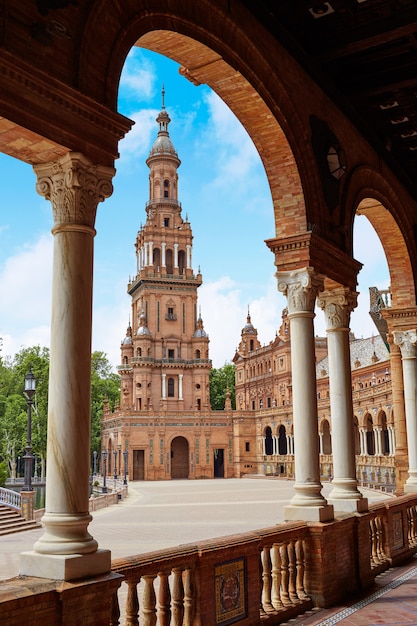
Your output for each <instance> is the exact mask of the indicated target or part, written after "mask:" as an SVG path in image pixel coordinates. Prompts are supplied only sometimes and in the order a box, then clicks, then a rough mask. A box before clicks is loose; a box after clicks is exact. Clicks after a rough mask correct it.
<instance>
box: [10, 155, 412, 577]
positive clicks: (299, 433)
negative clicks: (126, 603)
mask: <svg viewBox="0 0 417 626" xmlns="http://www.w3.org/2000/svg"><path fill="white" fill-rule="evenodd" d="M34 169H35V172H36V175H37V185H36V188H37V191H38V193H40V194H41V195H43V196H44V197H45V198H46V199H47V200H49V201H50V202H51V204H52V210H53V216H54V227H53V230H52V233H53V235H54V256H53V286H52V306H53V315H52V323H51V378H50V388H51V392H50V398H49V416H48V451H47V454H48V473H47V484H46V490H47V495H46V512H45V515H44V517H43V520H42V521H43V524H44V527H45V532H44V534H43V536H42V537H41V538H40V540H39V541H38V542H37V543H36V544H35V545H34V547H33V551H32V552H30V553H24V554H23V555H22V560H21V573H22V574H28V575H36V576H43V575H44V576H46V575H47V577H48V578H51V577H53V578H58V579H59V578H64V579H71V578H77V577H80V576H85V575H87V574H97V573H100V572H106V571H109V569H110V552H109V551H107V550H99V549H98V546H97V542H96V541H95V540H94V538H93V537H91V535H90V534H89V532H88V525H89V522H90V520H91V516H90V514H89V513H88V498H89V494H88V475H89V384H90V375H89V372H90V345H91V302H92V279H93V240H94V235H95V230H94V221H95V215H96V210H97V206H98V204H99V202H101V201H103V200H104V199H105V198H107V197H108V196H109V195H110V194H111V192H112V178H113V176H114V169H113V168H110V167H106V166H99V165H95V164H93V163H91V162H90V161H89V160H88V159H87V158H86V157H85V156H84V155H82V154H80V153H74V152H70V153H68V154H66V155H65V156H63V157H61V158H60V159H59V160H57V161H54V162H53V163H50V164H42V165H38V166H35V168H34ZM277 281H278V289H279V291H281V292H282V293H284V294H285V295H286V297H287V302H288V316H289V320H290V324H291V337H292V354H291V359H292V381H293V408H294V455H295V481H296V482H295V494H294V496H293V498H292V500H291V503H290V505H289V506H287V507H286V511H285V515H286V518H287V519H288V520H299V519H303V520H307V521H328V520H331V519H333V517H334V512H335V511H341V510H342V511H358V512H361V511H365V510H366V509H367V501H366V499H365V498H363V496H362V494H361V493H360V492H359V490H358V487H357V481H356V477H355V446H354V431H353V421H352V395H351V382H350V358H349V318H350V314H351V311H352V309H353V308H354V306H355V305H356V296H357V294H356V292H353V291H351V290H349V289H348V288H344V287H340V286H336V287H334V288H333V289H332V288H330V289H325V288H324V287H325V276H324V275H323V274H318V273H317V272H315V271H314V269H313V268H311V267H306V268H300V269H298V270H291V271H278V273H277ZM316 300H317V302H318V304H319V306H320V307H321V308H322V309H323V310H324V312H325V315H326V321H327V332H328V352H329V378H330V405H331V413H332V418H333V419H332V423H333V463H334V478H333V481H332V486H333V489H332V491H331V494H330V497H329V500H328V501H326V499H325V498H324V497H323V495H322V493H321V487H322V486H321V483H320V471H319V445H318V441H319V440H318V426H317V394H316V372H315V353H314V327H313V318H314V307H315V303H316ZM63 327H65V328H66V329H68V332H65V333H64V332H62V328H63ZM394 337H395V342H396V344H397V345H399V346H400V348H401V353H402V364H403V368H404V395H405V407H406V414H407V416H411V419H408V420H407V436H408V440H409V441H414V442H415V443H416V444H417V440H416V439H417V429H416V423H417V420H416V416H415V404H414V402H413V401H412V394H413V390H414V385H415V381H416V379H417V377H416V374H417V372H416V366H417V352H416V344H417V332H416V331H396V332H395V334H394ZM413 411H414V413H413ZM74 456H76V458H77V460H78V462H77V464H75V465H74V464H72V463H71V462H70V460H71V458H74ZM69 468H70V469H69ZM416 484H417V459H415V458H414V455H413V453H412V452H411V453H410V469H409V477H408V480H407V482H406V484H405V490H406V491H409V492H412V491H416V490H417V487H415V485H416Z"/></svg>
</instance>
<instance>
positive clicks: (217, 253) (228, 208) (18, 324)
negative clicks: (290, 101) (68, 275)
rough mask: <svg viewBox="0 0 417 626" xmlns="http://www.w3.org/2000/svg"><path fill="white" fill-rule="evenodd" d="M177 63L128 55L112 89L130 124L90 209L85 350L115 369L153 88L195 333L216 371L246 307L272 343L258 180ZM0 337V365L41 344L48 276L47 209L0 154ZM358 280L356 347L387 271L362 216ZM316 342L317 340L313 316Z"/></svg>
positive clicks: (258, 169)
mask: <svg viewBox="0 0 417 626" xmlns="http://www.w3.org/2000/svg"><path fill="white" fill-rule="evenodd" d="M178 67H179V66H178V64H176V63H174V62H173V61H170V60H169V59H166V58H165V57H162V56H160V55H157V54H154V53H151V52H149V51H145V50H142V49H138V48H135V49H133V50H132V51H131V53H130V55H129V56H128V59H127V61H126V64H125V68H124V71H123V75H122V78H121V82H120V92H119V111H120V112H121V113H123V114H124V115H126V116H127V117H130V118H131V119H133V120H134V121H135V125H134V127H133V130H132V131H131V132H130V133H129V134H128V135H127V136H126V138H125V139H123V140H122V141H121V143H120V158H119V159H118V161H117V162H116V169H117V174H116V177H115V179H114V192H113V195H112V197H111V198H109V199H108V200H106V201H105V202H103V203H101V204H100V205H99V207H98V212H97V220H96V229H97V235H96V239H95V274H94V303H93V305H94V312H93V350H102V351H104V352H106V353H107V355H108V357H109V359H110V361H111V362H112V363H113V364H114V365H117V364H118V363H119V361H120V341H121V340H122V338H123V337H124V335H125V331H126V327H127V324H128V320H129V314H130V301H129V297H128V295H127V294H126V285H127V282H128V279H129V276H133V275H134V273H135V267H136V261H135V252H134V241H135V238H136V233H137V231H138V229H139V227H140V225H141V223H144V222H145V204H146V201H147V200H148V172H149V169H148V167H147V165H146V163H145V161H146V158H147V156H148V154H149V150H150V148H151V146H152V143H153V141H154V139H155V137H156V133H157V130H158V127H157V124H156V121H155V118H156V117H157V114H158V112H159V110H160V109H161V89H162V84H164V87H165V106H166V109H167V111H168V113H169V115H170V117H171V120H172V121H171V124H170V127H169V130H170V136H171V139H172V141H173V143H174V145H175V147H176V149H177V152H178V155H179V157H180V159H181V161H182V164H181V166H180V168H179V170H178V174H179V200H180V201H181V203H182V207H183V214H184V216H185V214H188V218H189V220H190V222H191V226H192V229H193V234H194V242H193V268H194V271H195V272H197V270H198V267H200V268H201V272H202V274H203V286H202V287H200V289H199V304H200V305H201V312H202V317H203V320H204V326H205V329H206V330H207V332H208V333H209V336H210V355H211V358H212V359H213V365H214V366H215V367H220V366H222V365H223V364H224V363H225V362H226V361H229V360H231V359H232V357H233V354H234V350H235V348H236V346H237V345H238V343H239V340H240V331H241V328H242V327H243V326H244V324H245V322H246V314H247V309H248V306H249V307H250V312H251V316H252V322H253V323H254V325H255V326H256V327H257V328H258V331H259V338H260V341H261V343H268V342H269V341H270V340H272V339H273V337H274V335H275V331H276V330H277V329H278V327H279V325H280V320H281V311H282V309H283V308H284V307H285V299H284V298H283V296H282V295H281V294H278V292H277V289H276V280H275V278H274V272H275V266H274V263H273V255H272V253H271V252H270V251H269V249H268V248H267V247H266V245H265V243H264V240H265V239H268V238H270V237H274V236H275V232H274V220H273V212H272V201H271V196H270V191H269V187H268V182H267V179H266V175H265V172H264V169H263V166H262V163H261V161H260V158H259V156H258V154H257V152H256V149H255V148H254V146H253V144H252V142H251V140H250V139H249V137H248V135H247V134H246V132H245V130H244V129H243V128H242V126H241V125H240V123H239V122H238V120H237V119H236V118H235V117H234V116H233V114H232V113H231V112H230V110H229V109H228V108H227V106H226V105H225V104H224V103H223V102H222V101H221V100H220V99H219V98H218V97H217V96H216V95H215V94H214V93H213V92H212V91H211V90H210V89H209V88H208V87H207V86H200V87H195V86H194V85H192V84H191V83H190V82H189V81H187V80H186V79H185V78H184V77H182V76H181V75H180V74H179V73H178ZM0 172H1V183H2V207H3V210H2V211H0V290H1V294H2V298H1V307H0V337H2V338H3V351H2V354H3V356H5V355H13V354H15V352H17V351H18V350H19V349H20V348H21V347H24V346H25V347H26V346H31V345H36V344H40V345H42V346H43V345H46V346H47V345H49V323H50V302H51V276H52V273H51V272H52V268H51V264H52V239H53V238H52V235H51V233H50V230H51V228H52V211H51V207H50V204H49V203H48V202H47V201H45V199H44V198H42V197H40V196H38V195H37V194H36V190H35V183H36V179H35V175H34V173H33V170H32V168H31V166H29V165H26V164H24V163H20V162H19V161H17V160H15V159H12V158H10V157H6V156H4V155H0ZM354 254H355V258H356V259H357V260H358V261H361V262H362V263H364V268H363V270H362V271H361V273H360V275H359V290H360V291H361V292H362V293H361V296H360V297H359V306H358V309H357V310H356V311H355V312H354V313H353V315H352V318H351V327H352V330H353V332H354V333H355V335H356V336H357V337H367V336H371V335H372V334H373V333H374V334H376V330H375V327H374V326H373V323H372V321H371V319H370V317H369V314H368V309H369V297H368V287H369V286H377V287H379V288H386V287H387V286H388V284H389V278H388V269H387V265H386V261H385V257H384V255H383V251H382V248H381V245H380V242H379V239H378V238H377V236H376V234H375V232H374V231H373V229H372V228H371V227H370V225H369V223H368V221H367V220H366V218H365V217H363V216H360V217H357V218H356V222H355V251H354ZM315 332H316V334H324V332H325V325H324V319H323V315H322V313H321V311H319V312H318V313H317V317H316V329H315Z"/></svg>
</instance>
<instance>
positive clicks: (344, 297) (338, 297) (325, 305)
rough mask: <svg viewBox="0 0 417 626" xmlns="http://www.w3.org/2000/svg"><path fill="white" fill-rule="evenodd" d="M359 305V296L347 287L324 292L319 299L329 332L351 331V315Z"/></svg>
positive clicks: (318, 302)
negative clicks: (337, 330)
mask: <svg viewBox="0 0 417 626" xmlns="http://www.w3.org/2000/svg"><path fill="white" fill-rule="evenodd" d="M357 303H358V294H357V293H356V291H351V290H350V289H348V288H346V287H338V288H336V289H331V290H326V291H323V293H321V294H320V295H319V297H318V298H317V304H318V306H319V307H320V308H321V309H323V311H324V316H325V318H326V327H327V330H336V329H342V328H345V329H347V330H349V322H350V314H351V313H352V311H353V309H354V308H355V307H356V305H357Z"/></svg>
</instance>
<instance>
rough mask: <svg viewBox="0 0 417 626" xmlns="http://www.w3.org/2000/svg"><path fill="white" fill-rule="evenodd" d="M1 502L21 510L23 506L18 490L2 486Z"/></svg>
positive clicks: (0, 488)
mask: <svg viewBox="0 0 417 626" xmlns="http://www.w3.org/2000/svg"><path fill="white" fill-rule="evenodd" d="M0 504H4V505H5V506H8V507H9V508H11V509H16V510H17V511H20V510H21V508H22V506H21V496H20V493H19V492H18V491H13V490H12V489H6V488H5V487H0Z"/></svg>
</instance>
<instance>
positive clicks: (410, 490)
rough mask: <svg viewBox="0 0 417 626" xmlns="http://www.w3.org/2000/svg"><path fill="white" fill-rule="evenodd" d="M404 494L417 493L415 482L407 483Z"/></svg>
mask: <svg viewBox="0 0 417 626" xmlns="http://www.w3.org/2000/svg"><path fill="white" fill-rule="evenodd" d="M404 493H417V483H416V482H414V481H413V482H412V483H411V482H410V483H405V485H404Z"/></svg>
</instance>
